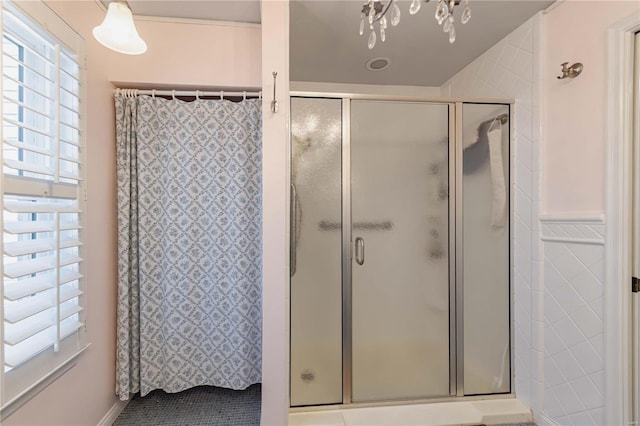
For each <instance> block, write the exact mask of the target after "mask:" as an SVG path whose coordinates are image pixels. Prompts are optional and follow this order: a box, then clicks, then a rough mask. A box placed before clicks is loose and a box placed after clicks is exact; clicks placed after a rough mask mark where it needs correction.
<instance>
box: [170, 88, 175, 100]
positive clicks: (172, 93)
mask: <svg viewBox="0 0 640 426" xmlns="http://www.w3.org/2000/svg"><path fill="white" fill-rule="evenodd" d="M171 97H172V98H173V100H174V101H175V100H176V91H175V90H172V91H171Z"/></svg>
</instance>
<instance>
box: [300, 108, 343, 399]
mask: <svg viewBox="0 0 640 426" xmlns="http://www.w3.org/2000/svg"><path fill="white" fill-rule="evenodd" d="M341 126H342V101H341V100H340V99H321V98H291V241H290V250H291V282H290V284H291V405H292V406H301V405H320V404H337V403H340V402H342V315H341V313H342V233H341V226H342V220H341V217H342V216H341V215H342V213H341V212H342V210H341V207H342V201H341V196H342V190H341V176H342V174H341V169H342V165H341V161H342V155H341V149H342V148H341V147H342V145H341V144H342V127H341Z"/></svg>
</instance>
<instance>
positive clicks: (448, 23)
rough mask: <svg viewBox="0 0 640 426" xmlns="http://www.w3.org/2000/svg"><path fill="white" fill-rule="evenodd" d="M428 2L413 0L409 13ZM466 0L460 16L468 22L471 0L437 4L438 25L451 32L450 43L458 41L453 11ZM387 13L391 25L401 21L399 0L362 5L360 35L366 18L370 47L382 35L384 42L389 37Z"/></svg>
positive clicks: (443, 0)
mask: <svg viewBox="0 0 640 426" xmlns="http://www.w3.org/2000/svg"><path fill="white" fill-rule="evenodd" d="M423 1H424V2H425V3H428V2H429V0H412V1H411V6H410V7H409V13H410V14H411V15H415V14H416V13H418V12H419V11H420V8H421V7H422V2H423ZM462 1H464V6H465V8H464V10H463V11H462V15H461V16H460V22H462V23H463V24H466V23H467V22H469V19H471V9H470V8H469V0H438V5H437V6H436V13H435V18H436V21H437V22H438V25H442V30H443V31H444V32H445V33H448V34H449V43H453V42H455V41H456V27H455V18H454V17H453V12H454V9H455V7H456V6H458V5H460V3H461V2H462ZM387 13H389V16H390V18H391V25H392V26H394V27H395V26H397V25H398V24H399V23H400V8H399V7H398V4H397V0H386V1H385V0H368V1H367V2H366V3H364V4H363V5H362V12H361V13H360V31H359V32H360V35H363V34H364V27H365V20H366V23H367V24H368V26H369V39H368V43H367V46H368V47H369V49H373V47H374V46H375V45H376V41H377V39H378V34H379V35H380V40H382V41H383V42H384V41H385V40H386V38H387ZM375 24H377V27H378V34H377V33H376V28H375V26H374V25H375Z"/></svg>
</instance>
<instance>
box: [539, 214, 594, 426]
mask: <svg viewBox="0 0 640 426" xmlns="http://www.w3.org/2000/svg"><path fill="white" fill-rule="evenodd" d="M604 227H605V225H604V222H603V221H602V220H587V221H571V220H553V219H547V220H543V221H542V233H541V234H542V241H543V251H544V262H543V268H544V281H543V283H542V285H543V292H544V293H543V294H544V300H543V306H542V309H541V312H540V314H542V316H541V319H543V321H544V333H543V336H544V340H543V342H542V343H543V356H544V376H543V383H542V386H543V388H542V392H543V399H542V414H543V416H542V417H541V418H540V421H539V423H540V424H554V423H555V424H561V425H580V426H583V425H584V426H586V425H603V424H604V415H603V403H604V395H603V389H604V378H603V373H604V362H603V351H604V349H603V332H604V324H603V319H604V313H603V309H604V303H603V284H602V283H603V280H604V271H603V265H604V234H605V232H604Z"/></svg>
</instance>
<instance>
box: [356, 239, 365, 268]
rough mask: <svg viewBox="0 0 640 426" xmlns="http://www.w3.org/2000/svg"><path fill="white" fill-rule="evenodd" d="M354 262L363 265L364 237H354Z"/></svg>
mask: <svg viewBox="0 0 640 426" xmlns="http://www.w3.org/2000/svg"><path fill="white" fill-rule="evenodd" d="M356 263H357V264H358V265H361V266H362V265H364V239H363V238H361V237H358V238H356Z"/></svg>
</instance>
